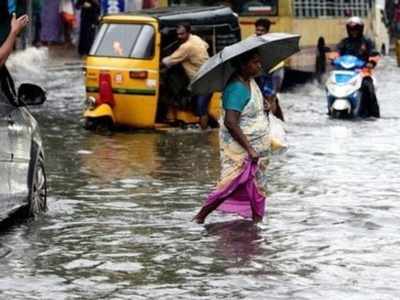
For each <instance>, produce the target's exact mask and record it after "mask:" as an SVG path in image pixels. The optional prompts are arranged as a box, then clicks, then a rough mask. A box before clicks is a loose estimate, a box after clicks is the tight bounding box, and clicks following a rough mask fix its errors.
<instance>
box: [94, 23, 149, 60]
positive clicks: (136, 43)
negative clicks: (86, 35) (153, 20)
mask: <svg viewBox="0 0 400 300" xmlns="http://www.w3.org/2000/svg"><path fill="white" fill-rule="evenodd" d="M154 40H155V31H154V28H153V26H151V25H145V24H107V23H105V24H103V25H102V26H101V28H100V31H99V33H98V34H97V37H96V40H95V42H94V44H93V47H92V49H91V51H90V55H96V56H107V57H126V58H128V57H129V58H139V59H146V58H151V57H152V56H153V54H154Z"/></svg>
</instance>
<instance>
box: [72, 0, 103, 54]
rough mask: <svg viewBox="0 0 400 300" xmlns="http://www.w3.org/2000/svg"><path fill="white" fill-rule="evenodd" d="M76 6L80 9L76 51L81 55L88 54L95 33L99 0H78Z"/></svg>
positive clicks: (98, 14) (98, 13)
mask: <svg viewBox="0 0 400 300" xmlns="http://www.w3.org/2000/svg"><path fill="white" fill-rule="evenodd" d="M76 8H77V9H80V10H81V25H80V31H79V43H78V52H79V54H80V55H82V56H83V55H87V54H89V51H90V48H91V47H92V44H93V41H94V38H95V35H96V28H97V25H98V23H99V17H100V2H99V0H78V2H77V3H76Z"/></svg>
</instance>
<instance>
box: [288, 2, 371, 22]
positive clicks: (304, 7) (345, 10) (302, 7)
mask: <svg viewBox="0 0 400 300" xmlns="http://www.w3.org/2000/svg"><path fill="white" fill-rule="evenodd" d="M372 2H373V0H294V1H293V11H294V14H295V16H296V17H302V18H316V17H351V16H359V17H366V16H367V15H368V12H369V11H370V9H371V6H372Z"/></svg>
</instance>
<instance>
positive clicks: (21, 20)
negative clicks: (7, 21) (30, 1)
mask: <svg viewBox="0 0 400 300" xmlns="http://www.w3.org/2000/svg"><path fill="white" fill-rule="evenodd" d="M28 24H29V17H28V15H23V16H20V17H18V18H17V17H16V15H15V14H13V16H12V19H11V32H12V33H14V34H16V35H18V34H19V33H20V32H21V31H22V30H23V29H24V28H25V27H26V25H28Z"/></svg>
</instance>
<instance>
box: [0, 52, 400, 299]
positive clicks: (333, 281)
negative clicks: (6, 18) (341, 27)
mask: <svg viewBox="0 0 400 300" xmlns="http://www.w3.org/2000/svg"><path fill="white" fill-rule="evenodd" d="M49 64H50V62H49V61H48V60H47V57H46V53H45V52H43V51H36V50H28V51H27V52H26V53H24V54H23V55H22V56H21V57H20V58H19V59H15V60H13V61H12V65H11V69H12V70H13V73H14V74H15V75H16V77H17V78H18V80H19V81H24V80H27V79H30V80H32V78H33V79H34V81H36V82H37V83H40V84H42V85H44V86H45V87H46V88H47V89H48V91H49V95H48V101H47V102H46V103H45V105H44V106H43V107H42V108H40V109H36V108H35V109H32V110H33V113H34V114H35V116H36V117H37V119H38V120H39V121H40V124H41V128H42V135H43V138H44V142H45V147H46V155H47V157H46V162H47V173H48V181H49V199H48V202H49V211H48V212H47V213H46V214H45V215H43V216H41V217H40V218H37V219H35V220H30V221H28V222H20V223H18V224H15V225H13V226H11V227H10V228H8V229H7V230H5V231H2V232H1V234H0V254H1V258H0V299H14V300H17V299H21V300H22V299H23V300H25V299H321V298H324V299H352V300H355V299H360V300H366V299H398V297H399V295H400V263H399V260H398V258H399V257H400V231H399V227H400V219H399V215H400V204H399V202H398V199H399V196H398V193H399V190H400V180H399V175H398V173H399V170H400V154H399V149H400V137H399V135H400V117H399V115H400V101H399V99H400V88H399V83H400V72H399V71H400V69H399V68H398V67H396V64H395V61H394V59H392V58H390V57H389V58H385V59H384V60H383V61H382V62H381V64H380V66H379V68H378V69H377V73H376V76H377V78H378V82H379V90H378V97H379V101H380V105H381V114H382V118H381V119H379V120H356V121H340V120H331V119H329V118H328V117H327V115H326V104H325V103H326V102H325V97H324V91H323V89H322V88H321V87H319V86H318V85H317V84H313V83H310V84H307V85H305V86H301V87H298V88H295V89H294V90H292V91H290V92H286V93H284V94H283V95H282V99H281V103H282V106H283V108H284V111H285V113H286V118H287V127H288V137H289V143H290V149H289V151H288V152H287V153H286V154H285V155H281V156H275V157H274V158H273V161H272V164H271V168H270V170H269V176H270V183H269V193H270V197H269V199H268V214H267V217H266V219H265V221H264V223H263V224H261V225H259V226H255V225H253V224H252V223H250V222H247V221H243V220H239V219H238V218H236V217H232V216H226V215H225V216H223V215H219V214H213V215H211V216H210V218H209V219H208V225H207V226H205V227H203V226H199V225H196V224H194V223H192V222H190V220H191V218H192V217H193V216H194V214H195V212H196V211H197V209H198V208H199V207H200V205H201V203H202V201H203V200H204V198H205V196H206V195H207V193H208V192H209V191H210V189H211V188H212V187H213V185H214V183H215V181H216V180H217V179H218V176H219V157H218V134H217V132H216V131H212V132H205V133H202V132H198V131H184V130H177V131H175V132H171V133H151V132H128V133H126V132H125V133H116V134H114V135H112V136H100V135H95V134H93V133H90V132H87V131H85V130H84V129H82V122H81V121H82V120H81V115H82V110H83V100H84V87H83V78H82V74H81V73H80V70H79V69H77V68H71V67H68V66H66V67H62V66H61V67H54V66H53V67H49V66H48V65H49ZM32 74H33V75H32Z"/></svg>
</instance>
